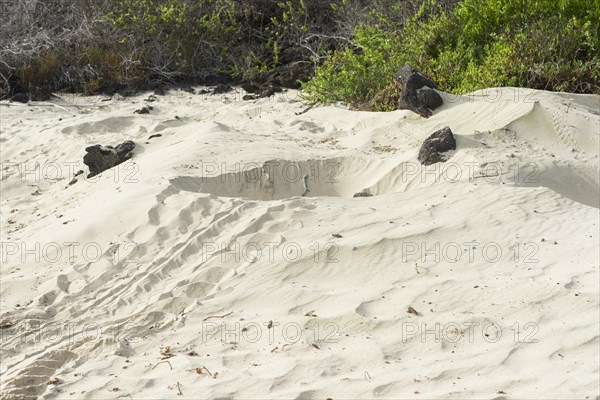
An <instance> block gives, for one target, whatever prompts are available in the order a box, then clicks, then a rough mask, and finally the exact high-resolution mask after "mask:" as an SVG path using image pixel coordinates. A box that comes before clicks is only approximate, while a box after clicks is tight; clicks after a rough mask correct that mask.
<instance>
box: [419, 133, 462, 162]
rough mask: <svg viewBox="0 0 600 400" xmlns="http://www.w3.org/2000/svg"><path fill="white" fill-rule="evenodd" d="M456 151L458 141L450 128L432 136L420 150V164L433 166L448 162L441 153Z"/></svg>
mask: <svg viewBox="0 0 600 400" xmlns="http://www.w3.org/2000/svg"><path fill="white" fill-rule="evenodd" d="M449 150H456V140H454V135H453V134H452V131H451V130H450V128H449V127H445V128H444V129H440V130H439V131H435V132H434V133H432V134H431V136H429V137H428V138H427V139H425V141H424V142H423V145H422V146H421V150H419V157H418V158H419V162H420V163H421V164H423V165H431V164H435V163H438V162H444V161H446V158H445V157H444V156H443V155H441V154H440V153H444V152H446V151H449Z"/></svg>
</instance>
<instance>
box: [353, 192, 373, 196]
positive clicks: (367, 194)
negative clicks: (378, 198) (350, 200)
mask: <svg viewBox="0 0 600 400" xmlns="http://www.w3.org/2000/svg"><path fill="white" fill-rule="evenodd" d="M371 196H373V195H372V194H371V193H367V192H358V193H354V196H352V197H371Z"/></svg>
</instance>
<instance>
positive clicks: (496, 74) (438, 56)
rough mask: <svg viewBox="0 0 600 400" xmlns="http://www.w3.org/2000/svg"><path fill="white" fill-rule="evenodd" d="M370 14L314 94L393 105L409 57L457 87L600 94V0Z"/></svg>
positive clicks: (320, 74) (487, 3)
mask: <svg viewBox="0 0 600 400" xmlns="http://www.w3.org/2000/svg"><path fill="white" fill-rule="evenodd" d="M371 15H372V16H373V17H374V20H373V18H372V19H371V20H370V21H366V22H363V24H362V25H360V26H358V27H357V28H356V32H355V37H354V44H355V45H356V46H355V48H352V47H348V48H345V49H342V50H338V51H336V52H333V53H332V54H331V55H330V57H329V59H328V60H326V61H325V62H324V63H323V64H322V65H321V66H320V67H319V68H318V69H317V71H316V74H315V77H314V78H313V80H312V81H310V82H308V83H307V84H306V85H304V89H305V91H306V93H307V98H308V99H309V100H314V101H323V102H332V101H344V102H348V103H354V104H357V103H358V104H361V103H363V104H364V103H369V104H371V106H372V107H371V108H372V109H377V110H382V109H384V110H385V109H390V108H391V103H392V102H393V99H394V94H393V90H394V85H393V84H390V81H391V79H392V76H393V73H394V72H395V71H396V70H397V68H398V67H399V66H401V65H402V64H403V63H404V62H409V63H411V64H412V65H413V66H415V67H416V68H417V69H419V70H421V71H422V72H423V73H425V74H426V75H428V76H430V77H431V78H432V79H433V80H434V82H436V84H437V85H438V87H439V88H440V89H441V90H444V91H448V92H454V93H464V92H469V91H473V90H477V89H482V88H485V87H493V86H525V87H531V88H537V89H547V90H558V91H572V92H584V93H594V92H595V93H598V90H599V88H598V81H599V80H600V73H599V66H598V55H597V54H598V51H599V50H600V47H599V43H598V41H599V38H600V28H599V25H600V22H599V21H600V4H599V0H593V4H592V5H591V6H590V1H589V0H559V1H556V0H538V1H528V0H464V1H462V2H460V3H458V4H457V5H455V6H454V7H453V4H448V3H446V2H439V1H434V0H430V1H424V2H423V3H422V4H421V7H420V8H419V10H418V11H417V12H416V13H415V15H414V16H413V17H412V18H409V19H403V20H393V19H390V18H389V16H388V15H385V14H381V13H372V14H371ZM382 27H384V28H382Z"/></svg>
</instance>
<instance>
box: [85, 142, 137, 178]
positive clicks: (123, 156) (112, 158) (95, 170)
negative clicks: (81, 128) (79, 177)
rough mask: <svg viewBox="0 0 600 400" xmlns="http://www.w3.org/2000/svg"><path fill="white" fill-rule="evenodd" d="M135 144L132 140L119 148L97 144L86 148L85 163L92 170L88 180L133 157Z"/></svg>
mask: <svg viewBox="0 0 600 400" xmlns="http://www.w3.org/2000/svg"><path fill="white" fill-rule="evenodd" d="M134 148H135V143H133V142H132V141H131V140H128V141H126V142H123V143H121V144H120V145H118V146H117V147H112V146H102V145H99V144H96V145H94V146H90V147H86V149H85V151H86V152H87V154H86V155H85V156H83V163H84V164H85V165H87V166H88V167H89V169H90V173H89V174H88V176H87V177H88V178H91V177H93V176H95V175H98V174H99V173H101V172H102V171H106V170H107V169H109V168H112V167H114V166H115V165H119V164H121V163H122V162H124V161H127V160H129V159H130V158H131V157H132V156H133V153H132V151H133V149H134Z"/></svg>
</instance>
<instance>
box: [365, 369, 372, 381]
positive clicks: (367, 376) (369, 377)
mask: <svg viewBox="0 0 600 400" xmlns="http://www.w3.org/2000/svg"><path fill="white" fill-rule="evenodd" d="M367 378H368V379H367ZM371 379H372V378H371V375H369V371H365V381H370V380H371Z"/></svg>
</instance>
